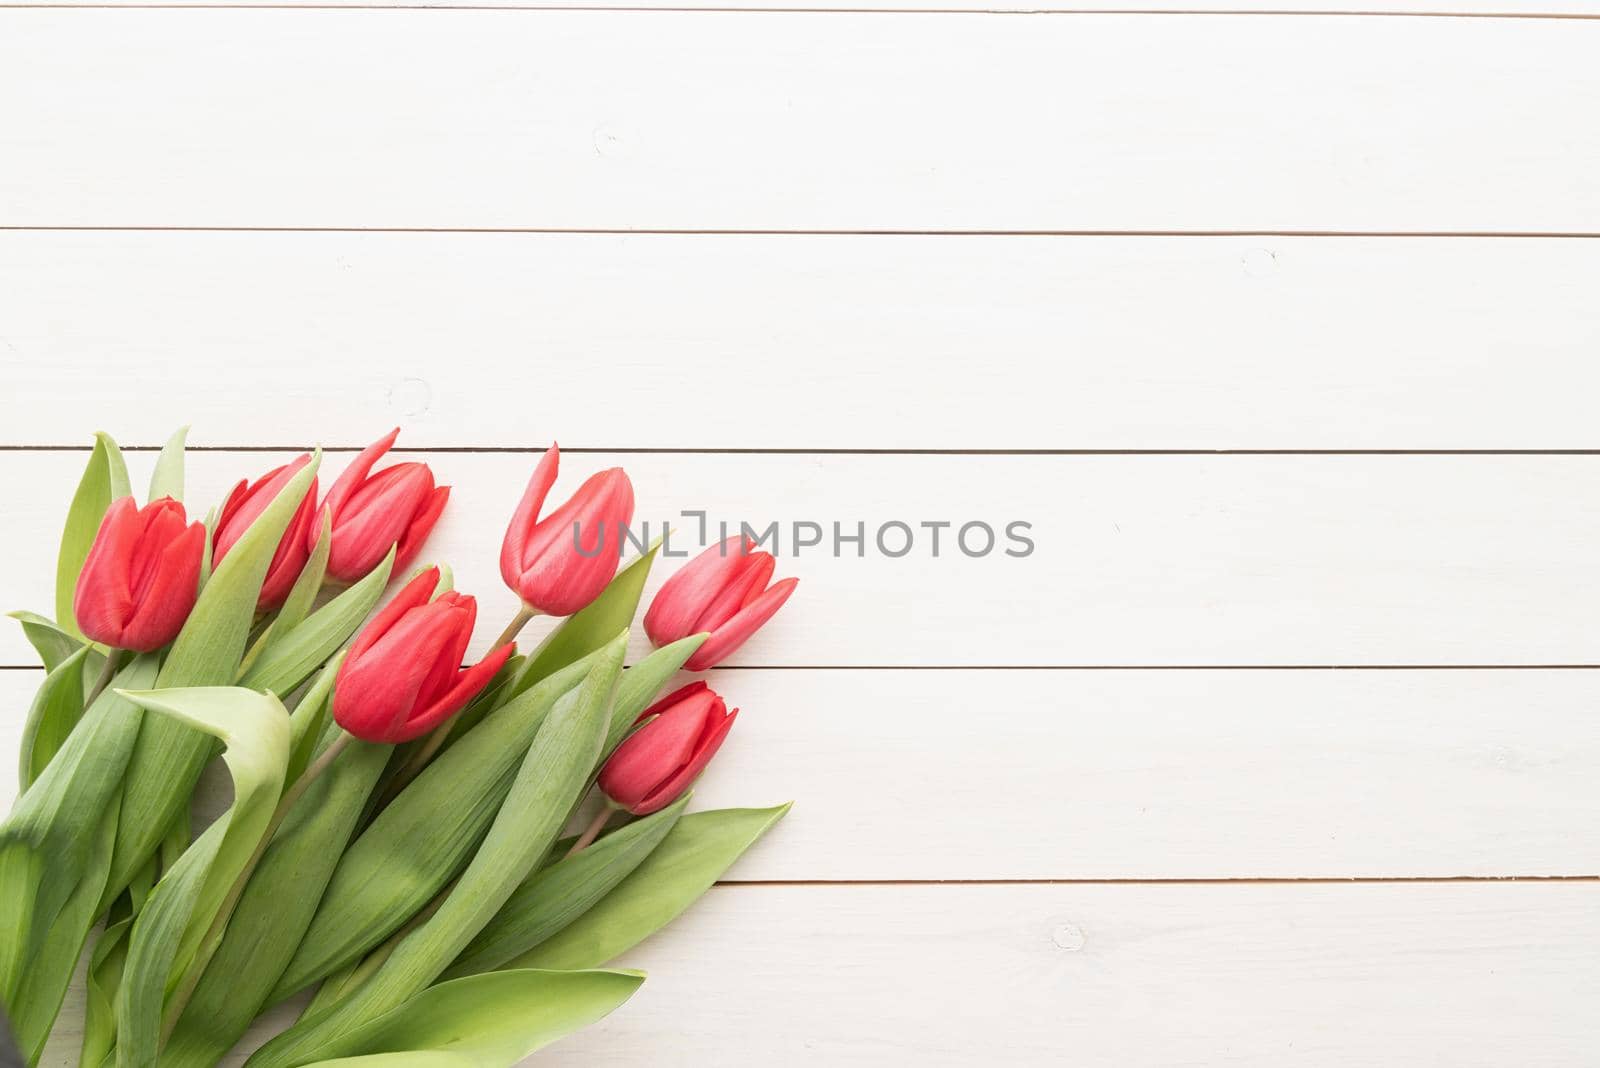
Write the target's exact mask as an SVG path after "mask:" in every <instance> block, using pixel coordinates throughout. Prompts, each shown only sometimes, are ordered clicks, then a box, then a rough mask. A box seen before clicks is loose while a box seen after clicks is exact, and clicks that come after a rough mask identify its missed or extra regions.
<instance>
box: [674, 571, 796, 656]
mask: <svg viewBox="0 0 1600 1068" xmlns="http://www.w3.org/2000/svg"><path fill="white" fill-rule="evenodd" d="M799 584H800V580H799V579H797V578H786V579H784V580H783V581H781V582H776V583H773V585H772V587H771V588H770V589H768V590H767V591H766V592H765V593H763V594H762V595H761V596H759V597H757V598H756V599H755V600H753V601H751V602H750V603H749V604H747V605H745V606H744V607H743V608H741V609H739V611H738V613H737V614H736V615H735V616H734V617H733V618H732V619H730V620H728V621H727V622H726V623H724V624H723V625H722V626H720V627H718V628H717V629H716V630H715V631H713V632H712V633H711V637H709V638H707V639H706V643H705V644H704V645H702V646H701V647H700V648H699V649H697V650H695V654H694V655H693V656H691V657H690V658H689V662H688V663H687V664H685V665H684V667H686V668H688V669H689V670H690V671H705V670H707V669H709V668H711V667H714V666H715V665H717V664H720V663H721V662H722V661H723V660H726V659H727V658H728V657H729V656H731V655H733V653H734V652H736V651H737V650H738V648H739V646H741V645H743V644H744V643H745V642H747V641H749V640H750V636H751V635H752V634H754V633H755V632H756V631H758V630H760V629H761V627H762V625H763V624H765V623H766V621H767V620H769V619H771V618H772V617H773V615H774V613H776V612H777V611H778V609H780V608H782V607H783V602H785V601H787V600H788V599H789V595H790V594H791V593H793V592H794V588H795V587H796V586H798V585H799Z"/></svg>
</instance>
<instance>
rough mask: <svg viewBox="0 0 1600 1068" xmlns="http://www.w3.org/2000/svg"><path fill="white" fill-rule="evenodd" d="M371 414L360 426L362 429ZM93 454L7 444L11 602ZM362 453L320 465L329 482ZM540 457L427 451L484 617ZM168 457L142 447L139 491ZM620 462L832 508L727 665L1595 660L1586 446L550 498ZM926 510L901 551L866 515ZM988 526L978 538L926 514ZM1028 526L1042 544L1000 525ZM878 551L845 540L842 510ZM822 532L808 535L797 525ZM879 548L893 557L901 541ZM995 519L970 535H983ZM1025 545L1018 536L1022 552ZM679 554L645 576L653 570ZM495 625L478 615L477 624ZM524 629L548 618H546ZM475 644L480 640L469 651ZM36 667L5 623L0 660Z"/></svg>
mask: <svg viewBox="0 0 1600 1068" xmlns="http://www.w3.org/2000/svg"><path fill="white" fill-rule="evenodd" d="M358 432H361V431H359V430H357V429H355V428H352V429H350V430H349V431H347V433H349V434H351V435H353V434H355V433H358ZM288 455H289V454H286V453H243V454H239V453H218V452H207V453H201V454H198V455H197V456H195V457H194V459H193V461H192V463H191V464H190V467H191V471H192V474H193V483H194V487H195V488H194V494H193V497H194V500H195V501H197V502H206V501H211V500H218V499H221V496H222V495H223V494H224V493H225V492H226V491H227V489H228V487H230V486H232V485H233V483H234V482H235V481H236V480H237V479H239V478H241V477H244V476H245V475H247V474H252V475H253V474H259V473H261V472H264V471H266V470H267V469H268V468H270V467H272V466H275V465H277V464H279V463H282V462H283V461H284V459H286V457H287V456H288ZM83 457H84V454H83V453H82V452H66V451H43V452H41V451H12V452H4V453H0V480H3V482H4V483H5V484H6V485H11V486H17V487H27V491H26V492H23V493H22V494H21V496H20V497H19V499H18V500H17V501H16V502H15V503H14V504H13V506H12V508H13V510H12V513H11V515H10V518H9V524H10V530H9V535H8V536H10V537H12V538H15V539H16V543H17V544H16V548H15V550H14V551H13V553H12V556H11V558H12V559H13V560H14V561H16V562H17V564H18V565H19V566H18V570H17V572H16V573H15V575H14V577H13V578H12V579H11V580H10V583H11V585H12V588H14V589H15V590H16V593H15V594H13V596H14V597H15V598H16V599H17V600H18V601H19V602H20V603H22V604H34V605H46V606H48V605H49V604H50V603H52V597H53V594H52V592H51V591H52V590H53V588H54V587H53V582H54V580H53V577H52V576H53V570H52V569H53V568H54V561H55V540H56V538H57V537H59V531H60V522H61V520H60V517H61V516H62V515H63V514H64V510H65V508H66V503H67V501H68V499H70V495H71V490H72V487H73V486H75V485H76V478H77V473H78V471H79V470H80V469H81V467H82V464H83ZM347 459H348V454H340V455H337V456H330V457H329V461H328V463H329V466H328V470H329V478H330V479H331V478H332V477H333V472H335V471H337V470H338V469H339V468H340V467H341V466H342V465H343V463H344V462H345V461H346V460H347ZM534 459H535V457H534V456H533V455H531V454H524V453H442V454H433V455H431V456H429V457H428V462H429V463H430V464H431V465H432V467H433V469H434V471H435V473H436V474H437V476H438V478H439V479H440V480H441V481H443V482H445V483H449V484H452V485H453V486H455V487H456V489H455V490H454V491H453V493H452V496H451V504H450V509H449V511H448V512H447V513H446V516H445V519H444V520H443V521H442V522H441V524H440V526H439V529H438V531H437V533H436V534H435V536H434V538H433V540H432V541H430V543H429V545H428V547H427V549H426V550H425V552H426V554H427V556H428V557H430V558H439V559H443V560H447V561H450V562H451V563H452V564H453V565H454V566H455V569H456V577H457V581H458V583H459V585H460V587H461V588H462V589H464V590H467V591H469V592H472V593H474V594H476V595H478V596H479V597H480V598H481V603H482V605H483V606H484V607H483V614H484V618H485V619H486V620H496V621H499V620H506V619H510V618H511V616H512V614H513V613H514V612H515V610H516V598H515V596H514V595H513V594H511V593H510V592H509V591H508V590H506V589H505V587H504V586H503V585H502V584H501V582H500V577H499V574H500V573H499V564H498V560H499V556H498V553H499V546H500V540H501V537H502V535H503V533H504V530H505V523H506V521H507V519H509V517H510V514H511V511H512V510H513V508H514V507H515V505H516V500H517V498H518V496H519V495H520V494H521V492H522V487H523V484H524V483H525V481H526V479H527V476H528V474H529V473H530V472H531V470H532V466H533V463H534ZM153 460H154V455H153V454H150V453H146V454H142V455H140V456H138V457H137V458H136V462H134V463H133V464H132V468H133V470H135V471H137V472H140V474H139V475H136V476H135V484H142V483H141V482H140V479H141V478H143V477H144V476H143V472H144V471H146V470H148V468H149V466H150V465H151V463H152V462H153ZM612 464H624V465H626V469H627V470H628V471H629V472H631V476H632V479H633V481H634V483H635V489H636V495H637V498H638V508H637V511H636V516H637V518H638V519H639V520H641V521H642V520H646V519H648V520H651V521H652V523H651V531H652V532H653V533H659V532H660V530H661V528H662V526H663V525H664V524H667V523H672V524H675V525H676V526H677V527H678V529H679V535H680V536H681V537H680V539H679V540H676V541H674V542H673V543H672V545H671V548H672V549H673V551H674V552H679V553H684V552H688V551H692V550H693V549H694V548H696V547H697V546H698V544H699V538H698V533H697V531H696V529H695V526H696V521H695V520H693V519H684V518H682V517H681V516H682V513H683V511H684V510H685V509H696V510H702V509H703V510H704V511H705V512H706V513H707V517H708V523H709V524H710V525H711V535H712V540H720V533H719V531H718V525H719V524H720V523H722V522H724V521H726V522H727V523H728V524H729V529H730V530H731V531H732V532H735V533H736V532H737V531H738V524H739V523H740V522H741V521H744V522H748V523H749V524H751V526H752V528H754V529H756V530H757V531H763V530H765V528H766V526H767V525H768V524H769V523H772V522H777V523H779V524H780V530H779V535H780V538H781V540H782V545H781V547H782V548H783V549H784V552H785V553H786V554H788V553H790V552H791V549H792V542H791V534H792V532H793V530H794V524H795V523H796V522H808V521H809V522H815V523H820V524H822V525H823V528H824V533H823V542H824V544H823V545H822V547H820V548H811V549H807V550H801V551H800V552H799V554H798V555H790V556H786V558H785V561H784V572H785V573H786V574H792V575H797V576H799V577H800V579H801V586H800V590H799V593H798V594H796V597H795V600H794V602H793V605H794V610H792V611H789V610H786V611H784V612H782V613H780V614H779V615H778V616H777V617H776V618H775V619H774V620H773V621H772V623H771V624H770V625H769V627H768V628H766V629H764V630H763V631H762V633H761V634H760V635H758V636H757V637H756V638H755V639H754V640H753V641H751V642H750V643H749V644H747V645H746V646H744V647H743V648H742V649H741V650H740V651H739V652H738V653H737V654H736V655H735V657H734V660H733V662H735V663H738V664H755V665H786V666H823V665H851V666H857V667H865V666H896V665H898V666H905V665H915V666H948V665H992V664H1000V665H1008V666H1017V665H1051V666H1060V665H1089V666H1104V665H1162V666H1164V665H1208V666H1214V665H1232V664H1245V665H1262V664H1270V665H1305V664H1309V665H1324V666H1332V665H1364V664H1523V665H1527V664H1571V663H1587V662H1592V661H1593V660H1594V659H1595V658H1594V656H1593V655H1592V654H1593V650H1594V645H1595V640H1596V637H1597V635H1596V616H1595V608H1594V606H1595V605H1596V604H1600V554H1596V552H1595V551H1594V546H1595V545H1596V544H1600V497H1595V496H1594V495H1590V494H1587V493H1584V492H1581V487H1583V486H1584V484H1585V483H1586V481H1588V480H1590V479H1593V478H1594V477H1595V474H1596V472H1597V471H1600V460H1597V459H1596V458H1595V457H1592V456H1494V457H1483V456H1401V457H1394V456H1316V457H1308V456H1159V457H1151V456H904V455H896V456H818V455H798V456H796V455H728V454H710V455H678V454H666V455H657V454H651V455H627V454H615V453H599V454H582V455H569V456H567V457H565V460H564V471H563V476H562V481H561V482H560V483H558V487H557V488H558V492H560V493H566V492H568V490H569V489H570V488H572V487H576V486H577V485H578V483H579V481H580V480H581V479H582V478H583V477H585V476H586V475H587V474H588V473H591V472H593V471H596V470H598V469H600V468H603V467H607V466H610V465H612ZM890 521H901V522H905V523H907V524H908V525H910V526H911V527H913V528H914V529H913V537H914V539H916V540H915V541H914V548H913V551H912V552H911V553H910V554H909V555H906V556H903V557H900V558H898V559H888V558H886V557H885V556H884V555H883V553H882V552H881V551H880V550H879V548H878V546H877V545H876V533H877V532H878V530H879V529H880V528H881V527H882V525H883V524H885V523H887V522H890ZM936 521H947V522H952V523H955V524H958V525H965V524H966V523H968V522H986V523H988V524H990V526H991V527H992V528H994V529H995V530H996V531H997V537H996V548H995V550H994V551H993V552H992V553H991V554H990V555H988V556H982V557H976V558H974V557H968V556H967V555H965V554H964V553H963V552H962V551H960V549H959V548H957V547H955V546H956V545H957V539H956V536H955V528H952V529H950V530H946V531H944V532H943V534H942V540H941V542H940V555H939V556H938V557H937V558H935V557H934V556H933V555H932V548H933V546H932V537H933V533H932V531H925V530H922V529H920V528H919V527H918V525H919V524H920V523H922V522H936ZM1013 521H1022V522H1029V523H1032V524H1033V526H1032V528H1031V530H1030V531H1028V532H1026V533H1027V535H1028V536H1029V537H1031V538H1032V539H1033V541H1034V543H1035V549H1034V551H1033V553H1032V555H1030V556H1026V557H1023V558H1011V557H1008V556H1006V555H1005V552H1006V551H1007V548H1008V546H1011V545H1012V544H1013V543H1011V542H1008V541H1007V540H1006V539H1005V537H1004V533H1003V532H1004V529H1005V527H1006V526H1007V525H1008V524H1010V523H1011V522H1013ZM836 522H837V523H840V524H841V525H842V527H841V529H842V530H843V532H844V533H846V534H848V535H852V536H853V535H854V534H855V533H856V532H857V528H858V526H859V525H860V524H865V530H866V531H867V533H866V535H865V536H866V539H867V541H866V543H865V544H864V545H863V546H861V547H857V546H855V545H849V544H846V545H844V546H843V552H844V553H845V555H843V556H842V557H838V558H836V557H834V556H832V555H831V553H832V549H833V524H834V523H836ZM806 533H809V532H806ZM885 544H886V545H887V546H888V548H889V550H890V551H891V552H896V551H899V549H900V548H901V546H902V544H903V535H902V534H900V533H899V532H897V531H893V530H891V531H889V533H888V534H887V535H886V540H885ZM983 544H984V539H983V535H982V531H981V530H978V529H976V528H974V529H973V530H972V531H971V532H970V533H969V537H968V545H969V547H970V548H971V549H972V550H973V551H974V552H976V551H979V550H980V549H981V548H982V546H983ZM1017 551H1021V550H1020V549H1019V550H1017ZM858 552H860V553H861V554H862V555H859V556H858V555H854V554H856V553H858ZM668 571H669V568H668V567H663V568H662V569H660V570H659V571H658V572H657V573H656V574H654V575H653V576H652V581H651V584H650V586H649V587H647V590H654V589H655V588H656V587H657V586H659V585H660V583H661V581H662V579H663V578H664V577H665V575H666V574H667V573H668ZM497 630H498V627H496V628H494V630H489V631H488V633H486V634H485V636H484V637H483V639H482V642H481V643H480V644H483V643H487V641H488V639H489V637H491V636H492V635H493V633H495V632H496V631H497ZM529 633H530V634H532V635H537V634H538V633H540V629H539V628H538V627H533V628H530V630H529ZM474 648H477V646H475V647H474ZM29 662H31V651H30V650H29V649H28V648H27V646H26V645H25V643H24V642H23V640H22V637H21V635H20V633H19V632H17V631H16V630H14V629H10V628H7V629H4V630H0V664H19V663H29Z"/></svg>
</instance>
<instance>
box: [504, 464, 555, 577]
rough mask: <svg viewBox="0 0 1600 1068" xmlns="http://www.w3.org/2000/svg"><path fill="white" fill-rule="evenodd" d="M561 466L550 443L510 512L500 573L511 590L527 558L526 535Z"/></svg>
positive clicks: (536, 517) (530, 531)
mask: <svg viewBox="0 0 1600 1068" xmlns="http://www.w3.org/2000/svg"><path fill="white" fill-rule="evenodd" d="M560 467H561V449H560V447H559V446H557V445H551V446H550V447H549V448H548V449H546V450H545V453H544V455H543V456H542V457H540V459H539V463H538V465H537V466H536V467H534V469H533V474H532V476H530V477H529V479H528V488H527V489H525V490H523V491H522V499H521V500H520V501H518V502H517V510H516V511H515V512H514V513H512V516H511V522H510V523H509V524H508V525H507V526H506V536H505V539H504V540H503V541H502V542H501V543H500V577H501V578H502V579H504V580H505V583H506V585H507V586H510V587H511V588H512V589H513V590H515V589H516V588H517V580H518V579H519V578H520V577H521V576H522V568H523V564H524V563H525V562H526V560H527V556H526V554H525V552H524V549H525V548H526V546H527V543H528V535H529V534H531V533H532V532H533V528H534V524H535V523H537V522H538V520H539V510H540V509H541V508H543V507H544V499H545V498H546V497H547V496H549V494H550V487H551V486H553V485H555V483H556V474H557V472H558V471H559V470H560Z"/></svg>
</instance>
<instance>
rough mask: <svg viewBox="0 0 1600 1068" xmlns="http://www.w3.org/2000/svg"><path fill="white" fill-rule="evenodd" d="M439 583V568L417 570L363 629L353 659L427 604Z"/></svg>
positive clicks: (355, 646)
mask: <svg viewBox="0 0 1600 1068" xmlns="http://www.w3.org/2000/svg"><path fill="white" fill-rule="evenodd" d="M438 585H439V569H438V568H436V567H430V568H428V569H427V570H426V571H419V572H417V574H416V576H415V577H414V578H412V580H411V581H410V582H408V583H406V584H405V585H404V586H402V587H401V588H400V592H399V593H397V594H395V595H394V599H393V600H392V601H390V602H389V603H388V604H386V605H384V606H383V608H382V609H380V610H379V612H378V614H377V615H375V616H373V617H372V622H371V623H368V624H367V625H366V626H365V627H363V628H362V629H361V633H360V634H359V635H357V637H356V640H355V644H354V645H352V646H351V647H350V657H351V659H354V658H356V657H359V656H361V654H363V653H365V652H366V651H367V650H368V649H370V648H372V644H373V643H374V642H376V641H377V640H378V639H379V638H381V637H383V636H384V635H385V634H387V633H388V631H389V628H390V627H393V626H394V625H395V623H396V622H397V621H398V620H399V619H400V617H401V616H403V615H405V614H406V613H407V612H409V611H410V610H411V609H413V608H415V607H417V606H418V605H420V604H427V603H428V598H430V597H432V596H433V591H434V588H435V587H436V586H438Z"/></svg>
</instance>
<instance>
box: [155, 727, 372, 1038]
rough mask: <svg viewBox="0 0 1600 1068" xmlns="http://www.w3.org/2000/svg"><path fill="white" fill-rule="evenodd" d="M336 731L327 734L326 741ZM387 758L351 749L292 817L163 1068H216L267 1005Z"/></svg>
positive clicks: (260, 868)
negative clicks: (213, 1067)
mask: <svg viewBox="0 0 1600 1068" xmlns="http://www.w3.org/2000/svg"><path fill="white" fill-rule="evenodd" d="M336 734H337V731H335V730H332V729H330V730H328V731H327V732H326V733H325V735H324V738H323V741H324V742H327V741H331V740H332V738H333V737H335V736H336ZM390 752H391V749H390V747H389V746H385V745H373V744H370V743H367V742H361V741H357V742H353V743H351V744H350V746H349V747H348V748H346V749H345V751H344V752H343V753H341V754H339V756H338V757H337V758H336V759H335V760H334V762H333V763H332V764H330V765H329V766H328V769H327V770H326V771H325V772H323V774H322V775H321V776H320V777H319V778H318V779H317V780H316V781H315V782H313V783H312V784H311V785H310V787H309V788H308V789H307V790H306V792H305V794H304V795H303V796H302V797H301V798H300V800H299V802H298V803H297V804H296V805H295V806H294V808H293V809H291V810H290V812H289V814H288V817H287V818H286V819H285V820H284V823H283V826H282V827H280V828H279V829H278V833H277V834H276V835H274V836H273V839H272V844H271V845H270V846H268V848H267V851H266V853H265V854H263V855H262V857H261V862H260V864H259V865H257V867H256V870H255V873H254V874H253V875H251V877H250V881H249V882H248V883H247V884H246V885H245V889H244V893H243V894H242V895H241V896H240V898H239V904H238V907H237V908H235V909H234V912H233V916H232V918H231V919H230V920H229V921H228V927H227V930H226V932H225V933H224V934H223V937H222V943H221V945H219V946H218V947H217V951H216V953H215V954H214V955H213V956H212V958H211V961H210V963H209V964H208V965H207V967H206V970H205V973H204V975H203V976H202V977H201V979H200V982H199V984H198V985H197V986H196V987H195V991H194V995H193V997H192V998H191V999H190V1001H189V1004H188V1007H187V1008H186V1009H185V1010H184V1012H183V1014H182V1016H181V1017H180V1018H179V1020H178V1024H177V1027H176V1028H175V1029H174V1030H173V1032H172V1037H171V1039H170V1040H169V1042H168V1043H167V1046H166V1047H165V1048H164V1049H163V1050H162V1051H161V1065H162V1068H211V1066H212V1065H215V1064H216V1063H217V1061H218V1060H220V1059H221V1058H222V1056H223V1055H224V1054H225V1053H227V1051H228V1050H229V1049H231V1048H232V1047H233V1045H234V1044H235V1043H236V1042H238V1041H239V1039H240V1038H241V1037H242V1036H243V1035H244V1033H245V1031H246V1029H248V1028H249V1026H250V1021H251V1020H253V1019H255V1017H256V1015H257V1014H258V1013H259V1012H260V1011H261V1010H262V1009H263V1008H265V1007H266V1005H267V1004H268V997H269V995H270V994H271V992H272V988H273V987H274V985H276V983H277V980H278V976H279V975H280V974H282V972H283V969H284V967H285V966H286V965H287V964H288V963H289V960H290V958H291V957H292V956H293V955H294V951H295V947H296V946H298V945H299V944H300V940H301V937H302V936H303V935H304V934H305V931H306V929H307V927H309V926H310V924H311V917H312V916H313V914H315V912H316V910H317V905H318V903H319V902H320V901H321V900H322V896H323V891H324V889H325V888H326V887H327V884H328V879H329V878H330V877H331V876H332V875H333V870H334V866H335V865H336V864H337V863H338V860H339V857H340V855H341V854H342V853H343V852H344V849H345V846H346V845H347V844H348V842H349V841H350V835H351V834H352V832H353V831H354V830H355V827H356V822H357V820H359V819H360V817H361V812H362V809H363V807H364V806H365V804H366V801H367V797H368V796H369V795H370V794H371V792H372V788H373V786H374V785H375V784H376V783H377V782H378V777H379V776H380V775H381V774H382V773H383V769H384V766H385V765H386V764H387V763H388V760H389V755H390Z"/></svg>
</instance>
